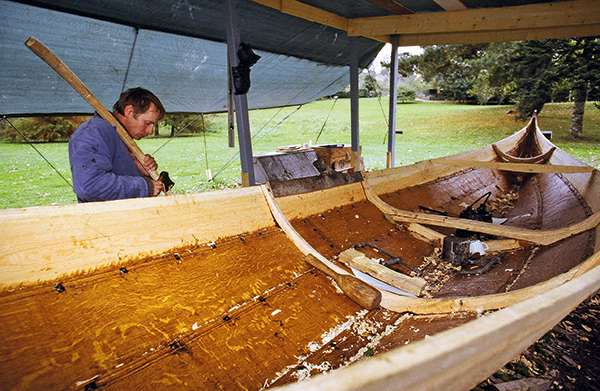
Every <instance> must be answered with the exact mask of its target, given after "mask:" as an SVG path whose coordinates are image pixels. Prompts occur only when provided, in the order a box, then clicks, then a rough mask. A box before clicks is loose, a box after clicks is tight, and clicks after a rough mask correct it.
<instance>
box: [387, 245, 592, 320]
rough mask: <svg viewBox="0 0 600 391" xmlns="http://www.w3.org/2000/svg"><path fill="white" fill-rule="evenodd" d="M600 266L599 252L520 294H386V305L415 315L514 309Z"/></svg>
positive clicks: (391, 308) (394, 309) (524, 289)
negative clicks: (428, 296)
mask: <svg viewBox="0 0 600 391" xmlns="http://www.w3.org/2000/svg"><path fill="white" fill-rule="evenodd" d="M599 265H600V252H596V253H595V254H593V255H592V256H591V257H589V258H588V259H587V260H585V261H584V262H582V263H581V264H579V265H578V266H576V267H574V268H572V269H571V270H569V271H567V272H565V273H563V274H560V275H558V276H556V277H554V278H551V279H550V280H547V281H544V282H541V283H539V284H536V285H532V286H530V287H527V288H523V289H519V290H516V291H511V292H506V293H498V294H495V295H483V296H474V297H457V298H445V299H420V298H419V299H414V298H410V297H402V296H398V295H394V296H392V295H386V294H385V293H386V292H383V293H384V295H383V299H382V305H384V306H385V308H388V309H390V310H392V311H396V312H411V313H414V314H439V313H452V312H460V311H475V312H482V311H491V310H497V309H500V308H505V307H508V306H511V305H514V304H516V303H518V302H520V301H523V300H527V299H529V298H531V297H534V296H537V295H539V294H542V293H544V292H547V291H549V290H551V289H554V288H556V287H558V286H560V285H562V284H564V283H566V282H568V281H570V280H572V279H575V278H578V277H580V276H581V275H583V274H585V273H586V272H588V271H590V270H592V269H594V268H596V267H597V266H599Z"/></svg>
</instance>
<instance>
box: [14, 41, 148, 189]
mask: <svg viewBox="0 0 600 391" xmlns="http://www.w3.org/2000/svg"><path fill="white" fill-rule="evenodd" d="M25 45H27V47H28V48H29V49H31V51H33V52H34V53H35V54H37V55H38V56H39V57H40V58H41V59H42V60H44V61H45V62H46V63H47V64H48V65H50V67H52V69H54V70H55V71H56V72H57V73H58V74H59V75H60V76H61V77H62V78H63V79H65V80H66V82H67V83H69V84H70V85H71V87H73V88H74V89H75V91H77V92H78V93H79V95H81V96H82V97H83V99H85V100H86V102H88V103H89V104H90V105H91V106H92V108H93V109H94V110H96V111H97V112H98V114H100V116H101V117H102V118H104V120H106V121H107V122H108V123H109V124H111V125H113V126H116V128H117V134H118V135H119V137H120V138H121V140H123V142H124V143H125V145H126V146H127V148H129V150H130V151H131V153H132V154H133V155H134V156H135V158H136V159H137V160H138V161H139V162H140V163H141V164H142V166H144V167H146V166H145V165H144V157H145V155H144V152H142V150H141V149H140V147H138V145H137V144H136V143H135V141H133V139H132V138H131V136H130V135H129V133H127V130H125V128H124V127H123V125H121V123H120V122H119V121H117V119H116V118H115V117H114V116H113V114H112V113H111V112H110V111H108V109H107V108H106V107H104V105H103V104H102V102H100V101H99V100H98V98H96V97H95V96H94V94H92V92H91V91H90V90H89V89H88V88H87V87H86V86H85V84H83V83H82V82H81V80H79V78H78V77H77V76H75V74H74V73H73V71H71V70H70V69H69V68H68V67H67V66H66V65H65V64H64V63H63V62H62V61H61V60H60V58H58V57H57V56H56V55H55V54H54V53H53V52H52V51H51V50H50V49H48V48H47V47H46V46H45V45H44V44H43V43H41V42H40V41H38V40H37V39H35V38H33V37H31V38H29V39H28V40H27V42H25ZM146 171H148V173H149V174H150V177H151V178H152V179H154V180H155V181H157V180H159V179H158V177H159V175H158V174H157V173H156V171H154V170H149V169H148V168H146Z"/></svg>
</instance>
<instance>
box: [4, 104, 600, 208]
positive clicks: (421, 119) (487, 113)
mask: <svg viewBox="0 0 600 391" xmlns="http://www.w3.org/2000/svg"><path fill="white" fill-rule="evenodd" d="M333 102H334V101H333V100H323V101H318V102H312V103H310V104H307V105H304V106H302V107H301V108H300V109H298V110H297V111H296V112H294V111H295V110H296V109H297V107H286V108H282V109H268V110H255V111H252V112H251V113H250V127H251V130H252V137H253V141H252V142H253V153H254V154H255V155H257V154H261V153H267V152H273V151H275V149H276V148H277V147H280V146H286V145H297V144H305V143H312V144H330V143H346V144H350V102H349V100H348V99H340V100H338V101H337V103H336V104H335V106H334V107H333V111H331V108H332V105H333ZM511 108H512V107H509V106H500V107H498V106H485V107H481V106H466V105H458V104H444V103H423V102H416V103H410V104H401V105H398V106H397V117H398V118H397V128H398V129H399V130H402V131H403V134H401V135H397V136H396V162H395V163H396V165H397V166H398V165H406V164H410V163H414V162H416V161H420V160H424V159H430V158H433V157H439V156H445V155H450V154H454V153H458V152H463V151H467V150H470V149H473V148H477V147H480V146H483V145H487V144H490V143H492V142H495V141H497V140H499V139H502V138H504V137H506V136H509V135H510V134H512V133H514V132H515V131H517V130H519V129H520V128H522V127H523V126H524V124H525V123H524V122H516V121H515V120H514V116H512V115H507V114H506V112H507V111H508V110H509V109H511ZM387 110H388V100H387V98H386V97H383V98H381V100H379V99H377V98H370V99H366V98H365V99H361V101H360V129H361V134H360V143H361V145H362V151H363V158H364V161H365V166H366V168H367V169H381V168H383V167H384V166H385V160H386V150H387V139H386V132H387V124H386V122H387ZM330 111H331V114H330V115H329V113H330ZM571 111H572V105H571V104H548V105H546V106H545V107H544V110H543V111H542V113H541V115H540V121H539V122H540V127H541V128H542V129H543V130H551V131H552V132H553V142H554V143H555V144H556V145H557V146H559V147H560V148H563V149H565V150H566V151H567V152H569V153H571V154H572V155H574V156H576V157H577V158H579V159H581V160H583V161H585V162H586V163H588V164H590V165H592V166H594V167H599V165H600V110H598V109H597V108H595V107H594V106H593V105H592V104H589V105H588V106H587V108H586V114H585V122H584V138H583V139H582V140H578V141H569V140H567V138H566V136H567V132H568V128H569V122H570V119H571ZM384 113H385V114H384ZM290 114H291V115H290ZM288 115H290V116H289V118H287V119H286V120H285V121H283V120H284V118H285V117H286V116H288ZM328 115H329V119H328V120H327V123H326V125H325V127H324V128H323V130H322V133H321V135H320V137H319V138H318V139H317V137H318V135H319V132H320V131H321V129H322V127H323V124H324V121H325V119H326V118H327V116H328ZM207 119H208V121H209V123H210V124H211V125H210V126H211V128H210V132H208V133H207V134H206V139H205V138H204V137H203V136H202V135H200V136H195V137H181V138H175V139H173V140H172V141H170V142H169V143H168V144H167V145H165V146H164V147H163V148H162V149H160V150H159V151H158V152H157V153H156V154H154V152H155V151H156V150H157V149H158V148H160V147H161V146H162V145H163V144H164V143H165V141H166V140H167V139H165V138H152V139H143V140H141V141H140V142H139V146H140V147H141V149H142V150H143V151H144V152H146V153H151V154H154V156H155V158H156V160H157V161H158V163H159V165H160V167H159V170H166V171H168V172H169V173H170V175H171V178H172V179H173V181H174V182H175V183H176V186H175V188H174V190H175V192H176V193H190V192H199V191H205V190H212V189H222V188H226V187H236V186H239V185H240V163H239V156H238V148H237V140H236V148H229V147H228V146H227V124H226V117H225V115H222V114H219V115H210V116H207ZM282 121H283V122H282ZM280 122H281V123H280ZM278 124H279V125H278ZM205 142H206V147H205ZM35 145H36V148H38V149H39V151H40V152H41V153H42V154H43V155H44V156H45V157H46V159H48V160H49V161H50V162H51V163H52V164H53V165H54V166H55V167H56V168H57V169H58V170H59V171H60V172H61V174H62V175H63V176H64V177H65V178H67V179H68V180H69V181H70V178H71V175H70V170H69V161H68V153H67V143H50V144H42V143H40V144H35ZM207 160H208V166H207ZM207 168H210V170H211V172H212V174H213V176H215V175H216V178H215V181H214V182H210V183H209V182H207V180H206V169H207ZM0 192H1V194H0V208H20V207H27V206H36V205H55V204H69V203H75V202H76V198H75V195H74V194H73V191H72V189H71V187H70V185H68V184H67V183H66V182H65V181H64V180H63V179H62V178H61V177H60V176H59V175H58V174H57V173H56V172H55V171H54V170H53V169H52V168H51V167H50V166H49V165H48V164H47V163H46V162H45V161H44V159H43V158H42V157H40V156H39V155H38V153H37V152H36V151H35V150H34V149H33V148H32V147H31V146H29V145H28V144H20V143H5V144H0Z"/></svg>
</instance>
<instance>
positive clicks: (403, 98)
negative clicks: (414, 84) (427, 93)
mask: <svg viewBox="0 0 600 391" xmlns="http://www.w3.org/2000/svg"><path fill="white" fill-rule="evenodd" d="M416 97H417V91H415V90H414V89H412V88H409V87H405V86H400V87H398V99H396V102H400V103H405V102H409V101H413V100H415V98H416Z"/></svg>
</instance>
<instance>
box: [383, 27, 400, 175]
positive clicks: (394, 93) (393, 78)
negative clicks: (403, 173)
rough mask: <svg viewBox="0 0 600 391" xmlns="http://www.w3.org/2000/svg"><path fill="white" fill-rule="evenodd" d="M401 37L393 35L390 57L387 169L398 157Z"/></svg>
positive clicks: (392, 165)
mask: <svg viewBox="0 0 600 391" xmlns="http://www.w3.org/2000/svg"><path fill="white" fill-rule="evenodd" d="M399 42H400V37H399V36H398V35H392V37H391V43H392V53H391V56H390V60H391V63H390V106H389V107H390V109H389V116H390V118H389V123H388V149H387V153H386V164H385V167H386V168H392V167H394V160H395V157H396V100H398V43H399Z"/></svg>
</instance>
